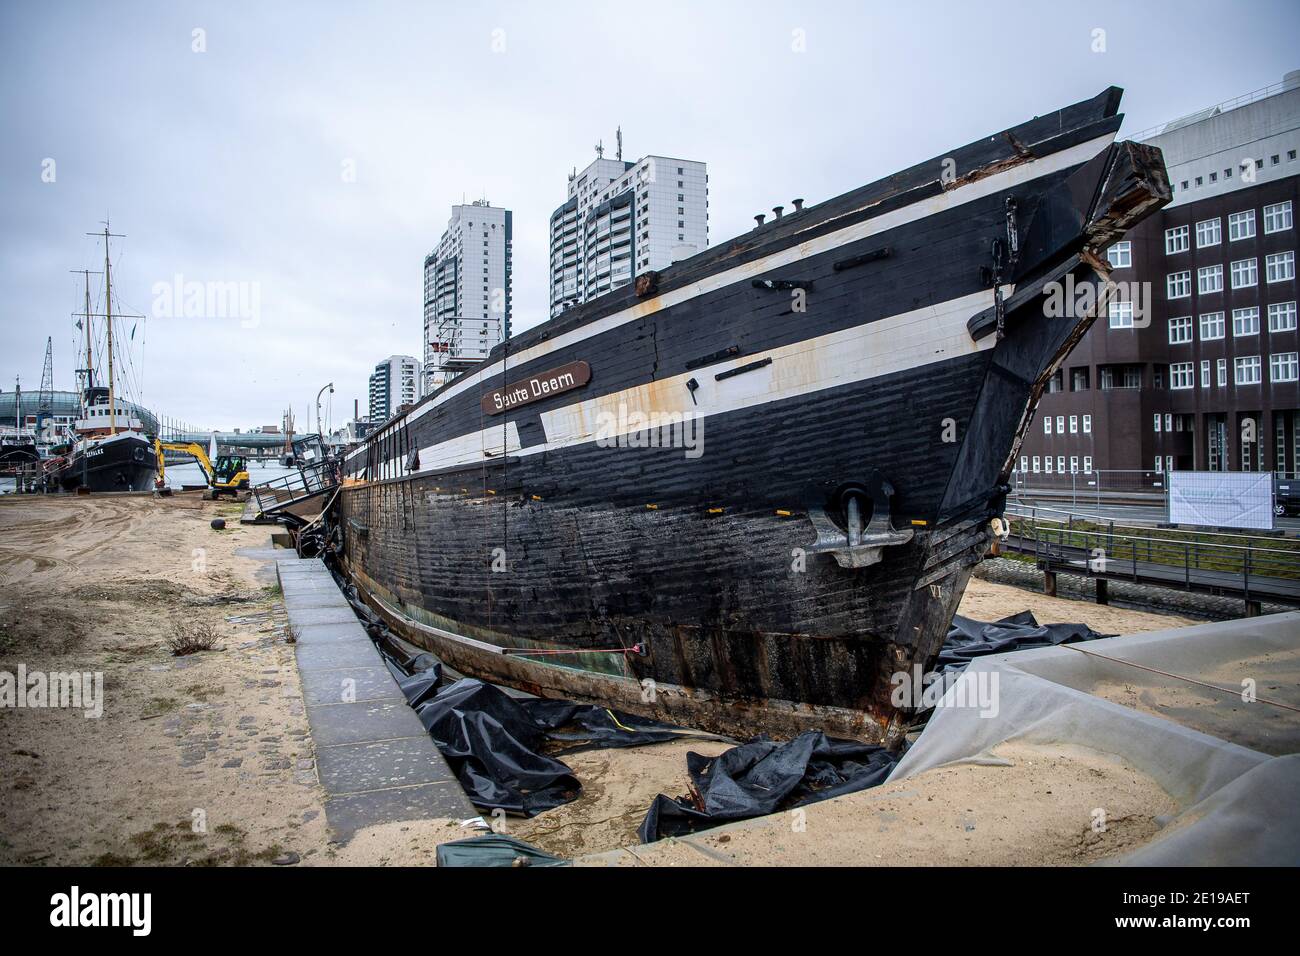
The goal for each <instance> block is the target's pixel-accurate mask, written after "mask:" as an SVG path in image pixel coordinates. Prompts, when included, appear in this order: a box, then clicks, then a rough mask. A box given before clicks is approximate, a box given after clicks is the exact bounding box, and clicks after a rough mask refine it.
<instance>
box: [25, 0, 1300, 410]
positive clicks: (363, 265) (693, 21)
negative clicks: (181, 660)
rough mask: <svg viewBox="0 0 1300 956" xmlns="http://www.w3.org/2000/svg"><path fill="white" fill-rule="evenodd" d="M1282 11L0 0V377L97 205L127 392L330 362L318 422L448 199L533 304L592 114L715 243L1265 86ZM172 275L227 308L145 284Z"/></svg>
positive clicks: (33, 373)
mask: <svg viewBox="0 0 1300 956" xmlns="http://www.w3.org/2000/svg"><path fill="white" fill-rule="evenodd" d="M196 30H199V31H202V32H201V33H199V34H197V35H196V33H195V31H196ZM1097 30H1104V31H1105V33H1104V38H1103V39H1104V47H1105V49H1104V51H1102V52H1097V51H1095V50H1094V47H1096V46H1099V45H1101V44H1099V43H1098V36H1099V35H1098V34H1097V33H1096V32H1095V31H1097ZM796 31H801V32H799V33H796ZM1297 36H1300V4H1297V3H1296V2H1294V0H1279V2H1233V3H1230V4H1225V3H1222V2H1194V3H1191V2H1184V3H1156V2H1143V3H1134V2H1131V0H1129V2H1122V3H1110V2H1097V0H1090V2H1088V3H1076V4H1064V3H1060V2H1042V3H993V2H983V0H981V2H963V3H945V2H937V0H930V2H925V3H907V4H900V3H895V2H887V3H865V2H858V3H819V2H810V0H805V2H798V3H762V2H755V0H748V2H742V3H734V4H732V3H698V4H686V3H682V4H676V3H671V2H664V0H660V2H656V3H649V4H642V3H611V2H593V3H584V4H561V3H557V2H546V3H540V2H539V3H533V4H505V3H502V4H492V3H473V4H468V3H455V4H453V3H439V2H420V3H397V2H392V3H383V2H372V3H347V4H344V3H338V4H330V3H322V2H317V3H287V2H285V3H278V2H261V3H240V2H228V0H225V2H220V3H183V2H157V3H145V2H131V0H121V2H112V3H104V2H100V3H90V2H86V3H67V2H19V0H7V2H5V3H4V4H3V6H2V7H0V77H3V83H2V84H0V103H2V104H3V108H2V119H0V122H2V124H3V125H2V128H0V209H3V216H2V217H0V388H3V389H4V391H5V392H9V391H11V390H12V389H13V385H14V377H15V375H21V376H22V382H23V387H24V389H30V390H31V391H33V392H35V391H36V390H37V389H38V388H39V385H40V375H41V364H42V360H43V358H44V351H45V341H46V337H47V336H53V339H54V373H55V385H56V387H62V388H70V387H72V384H73V369H74V368H75V367H77V362H76V359H75V344H74V343H75V335H76V332H75V329H74V327H73V319H72V318H71V317H70V313H72V312H73V311H76V310H78V309H80V306H81V300H82V292H81V285H80V282H81V280H80V277H77V276H73V275H71V274H70V273H69V270H71V269H82V268H90V269H95V268H101V267H102V266H100V265H99V264H100V263H102V257H103V251H102V245H101V244H97V243H96V241H95V240H94V239H91V238H88V237H86V236H85V235H84V233H86V232H89V231H93V230H96V229H101V228H102V220H103V219H104V218H105V216H106V215H107V216H110V217H111V221H112V227H113V231H114V232H116V233H125V234H126V236H127V238H125V239H122V240H115V242H114V262H115V287H116V290H117V291H118V293H119V294H120V297H121V300H122V303H123V305H124V306H126V307H128V308H129V309H131V310H132V311H135V312H139V313H144V314H146V315H147V316H148V319H147V322H146V321H143V320H142V321H140V322H138V323H137V322H135V321H134V320H128V321H126V322H124V323H123V325H121V326H118V329H119V331H121V332H122V333H123V334H128V333H129V331H130V327H131V326H132V325H136V326H138V327H137V332H136V339H135V342H134V343H133V344H134V346H135V348H134V363H135V365H136V366H137V367H138V368H137V371H142V372H143V376H142V377H143V390H142V394H141V395H140V396H139V398H141V399H142V400H143V402H144V403H145V404H146V405H148V406H149V407H151V408H153V409H155V410H157V411H159V412H162V413H165V414H169V415H172V416H175V417H178V418H181V419H185V420H188V421H191V422H194V423H196V424H199V425H201V426H215V427H221V428H229V427H251V426H256V425H261V424H270V423H278V422H279V420H280V414H281V412H282V410H283V409H284V408H285V407H286V406H287V405H289V404H290V403H292V404H293V406H294V408H295V410H296V411H297V412H298V413H299V424H300V426H301V425H302V424H303V418H302V414H303V412H304V411H305V410H306V407H307V406H308V405H310V404H312V403H313V401H314V397H315V395H316V392H317V390H318V389H319V388H320V387H321V386H322V385H324V384H325V383H327V382H330V381H333V382H334V383H335V385H336V387H337V392H336V394H335V395H334V404H333V422H334V424H336V425H337V424H339V423H340V422H341V421H342V420H343V419H344V418H345V417H350V415H351V409H352V400H353V399H354V398H355V399H360V400H361V405H362V409H363V411H364V408H365V405H366V386H367V376H368V375H369V373H370V371H371V370H372V369H373V367H374V364H375V363H376V362H377V361H379V360H381V359H383V358H385V357H387V356H388V355H390V354H393V353H408V354H412V355H415V356H417V357H422V355H423V349H422V345H421V339H422V336H423V330H422V319H421V315H422V261H423V258H424V256H425V254H426V253H427V252H428V251H429V250H430V249H431V248H432V247H433V246H434V245H435V244H436V243H437V240H438V238H439V237H440V236H441V234H442V232H443V230H444V229H445V228H446V224H447V219H448V217H449V215H450V207H451V205H452V204H453V203H457V202H460V201H461V200H462V197H464V198H466V199H469V200H472V199H475V198H479V197H483V196H486V197H487V198H488V199H489V200H490V201H491V202H492V204H493V205H503V206H505V207H507V208H509V209H513V210H514V310H515V312H514V325H515V329H516V330H521V329H524V328H527V327H529V326H531V325H535V324H537V323H538V322H541V321H543V320H544V319H545V317H546V312H547V289H546V264H547V254H548V250H547V226H548V220H549V217H550V214H551V212H552V211H553V210H554V209H555V207H556V206H558V205H559V204H560V203H562V202H563V201H564V199H565V196H566V177H567V174H568V172H569V171H570V170H571V169H572V168H573V167H574V166H577V167H579V168H581V167H582V166H584V165H586V164H587V163H588V162H589V161H590V160H591V159H592V158H594V155H595V154H594V149H593V147H594V144H595V143H596V141H597V140H604V142H605V145H606V146H607V147H609V152H607V155H612V147H613V142H614V130H615V127H616V126H619V125H621V126H622V128H623V137H624V144H625V151H624V155H625V158H627V159H637V158H639V157H640V156H642V155H644V154H646V153H660V154H664V155H668V156H677V157H683V158H688V159H697V160H703V161H705V162H707V163H708V171H709V207H710V223H709V240H710V243H711V244H716V243H718V242H721V241H725V240H726V239H728V238H730V237H731V236H733V235H735V234H737V233H739V232H742V231H744V230H746V229H747V228H749V227H751V226H752V225H753V221H752V219H751V216H752V215H753V214H754V213H757V212H762V211H768V210H770V208H771V207H772V206H774V205H776V204H778V203H781V204H785V205H788V204H789V200H790V199H791V198H792V197H795V196H801V197H804V198H805V199H807V200H808V202H809V203H813V202H818V201H820V200H822V199H825V198H828V197H830V196H833V195H836V194H838V193H841V192H844V191H846V190H848V189H852V188H854V187H856V186H859V185H861V184H863V183H865V182H869V181H871V180H873V179H876V178H879V177H881V176H885V175H888V174H890V173H892V172H894V171H896V170H898V169H900V168H903V167H905V166H908V165H910V164H911V163H914V162H917V161H919V160H922V159H926V158H929V157H931V156H934V155H941V154H942V153H943V151H944V150H946V149H949V148H952V147H955V146H958V145H961V144H964V143H966V142H969V141H970V140H972V139H975V138H978V137H980V136H982V135H985V134H988V133H992V132H995V131H997V130H999V129H1002V128H1004V127H1007V126H1010V125H1013V124H1015V123H1017V122H1020V121H1022V120H1025V119H1028V118H1029V117H1031V116H1033V115H1035V114H1038V113H1043V112H1047V111H1049V110H1052V109H1055V108H1057V107H1059V106H1063V105H1066V104H1068V103H1072V102H1075V101H1077V100H1081V99H1084V98H1087V97H1090V96H1092V95H1094V94H1096V93H1097V92H1099V91H1100V90H1101V89H1103V88H1104V87H1106V86H1108V85H1111V84H1114V85H1117V86H1122V87H1124V88H1125V90H1126V95H1125V98H1124V104H1123V108H1124V111H1125V112H1126V114H1127V120H1126V124H1125V130H1124V131H1125V132H1127V133H1132V132H1137V131H1141V130H1144V129H1146V128H1148V127H1150V126H1152V125H1155V124H1157V123H1160V122H1162V121H1164V120H1167V119H1172V118H1174V117H1176V116H1180V115H1182V114H1185V113H1188V112H1192V111H1194V110H1196V109H1200V108H1202V107H1204V106H1208V105H1210V104H1212V103H1215V102H1218V101H1220V100H1224V99H1228V98H1230V97H1233V96H1237V95H1239V94H1242V93H1247V92H1250V91H1252V90H1255V89H1258V88H1260V87H1264V86H1267V85H1269V84H1272V83H1276V82H1278V81H1280V80H1281V78H1282V75H1283V73H1284V72H1286V71H1287V70H1290V69H1297V68H1300V53H1297V52H1296V46H1295V40H1296V37H1297ZM196 47H200V48H202V49H200V50H199V51H196ZM801 47H802V49H801ZM50 160H53V163H51V162H50ZM50 179H52V180H53V181H48V180H50ZM176 276H180V277H182V280H183V281H185V282H201V283H241V284H243V285H241V286H240V287H239V288H241V289H243V290H244V291H245V293H246V295H247V296H248V298H247V299H246V300H245V306H246V308H245V309H244V310H243V311H240V310H238V309H237V308H235V305H236V304H235V303H232V304H231V306H230V308H229V309H228V314H226V315H224V316H212V315H202V314H200V315H189V314H186V310H185V309H184V308H183V307H182V306H183V303H174V304H173V307H171V308H170V310H169V307H168V304H167V303H166V302H165V301H159V296H158V295H157V294H156V290H155V287H156V286H157V284H159V283H167V284H171V283H173V282H174V280H175V277H176ZM96 281H98V280H96ZM254 296H255V298H254ZM253 306H256V312H255V314H254V311H253ZM250 315H252V316H254V317H253V318H251V319H250V318H249V317H248V316H250ZM141 346H143V348H141ZM133 397H135V396H133Z"/></svg>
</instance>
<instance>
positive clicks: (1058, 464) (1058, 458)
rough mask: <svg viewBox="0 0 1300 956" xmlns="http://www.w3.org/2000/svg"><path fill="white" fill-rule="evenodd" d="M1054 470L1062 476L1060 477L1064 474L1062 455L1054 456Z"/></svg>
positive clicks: (1063, 458)
mask: <svg viewBox="0 0 1300 956" xmlns="http://www.w3.org/2000/svg"><path fill="white" fill-rule="evenodd" d="M1056 470H1057V471H1058V472H1059V473H1060V474H1062V475H1063V474H1065V456H1064V455H1057V456H1056Z"/></svg>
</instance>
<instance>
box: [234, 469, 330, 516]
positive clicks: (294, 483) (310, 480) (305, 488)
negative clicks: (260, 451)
mask: <svg viewBox="0 0 1300 956" xmlns="http://www.w3.org/2000/svg"><path fill="white" fill-rule="evenodd" d="M336 465H337V463H336V462H335V461H334V460H333V459H329V458H326V459H323V460H319V461H312V462H307V463H305V464H303V465H300V466H299V467H298V470H297V471H294V472H291V473H290V474H288V475H285V476H284V477H283V478H274V479H272V480H271V481H268V482H264V483H263V484H260V485H255V486H253V489H252V491H253V497H254V498H256V499H257V507H258V510H260V511H262V512H264V513H265V512H267V511H270V510H272V509H274V508H275V507H276V506H278V505H282V504H286V503H288V502H290V501H296V500H298V499H299V498H305V497H306V496H308V495H311V494H315V493H316V492H318V491H324V490H326V489H327V488H331V487H333V486H334V485H335V484H337V483H338V482H337V474H336Z"/></svg>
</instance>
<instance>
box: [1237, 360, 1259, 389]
mask: <svg viewBox="0 0 1300 956" xmlns="http://www.w3.org/2000/svg"><path fill="white" fill-rule="evenodd" d="M1233 364H1234V369H1235V374H1234V377H1233V381H1234V382H1236V383H1237V384H1238V385H1258V384H1259V356H1258V355H1247V356H1244V357H1243V358H1239V359H1236V360H1234V363H1233Z"/></svg>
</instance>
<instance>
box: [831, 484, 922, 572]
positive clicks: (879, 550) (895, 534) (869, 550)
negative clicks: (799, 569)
mask: <svg viewBox="0 0 1300 956" xmlns="http://www.w3.org/2000/svg"><path fill="white" fill-rule="evenodd" d="M893 494H894V486H893V485H891V484H890V483H889V482H888V481H886V480H885V479H884V478H883V477H881V476H880V475H879V474H874V473H873V474H872V476H871V477H870V478H869V479H868V480H867V481H866V482H863V483H856V482H855V483H852V484H848V485H845V486H844V487H842V488H841V489H840V490H839V491H837V492H836V493H835V495H834V496H833V498H832V505H838V506H839V507H838V509H837V510H842V512H843V515H844V529H843V530H841V528H840V527H839V525H837V524H836V523H835V522H834V521H833V520H831V517H830V516H829V515H828V514H827V513H826V509H825V508H819V507H811V508H809V509H808V518H809V520H811V521H812V525H813V530H815V531H816V532H817V540H816V541H814V542H813V543H812V546H811V547H809V548H808V551H809V552H810V553H812V554H830V555H833V556H834V558H835V560H836V562H838V563H839V566H840V567H842V568H865V567H869V566H870V565H873V564H878V563H879V562H880V560H881V559H882V558H883V557H884V549H885V548H890V547H894V546H896V545H900V544H906V543H907V542H909V541H911V540H912V529H911V528H907V529H905V530H903V531H898V530H896V529H895V528H894V525H893V521H892V519H891V509H890V499H891V498H892V497H893ZM868 503H870V506H871V520H870V521H868V522H866V524H865V525H864V524H863V517H862V515H863V506H864V505H866V504H868Z"/></svg>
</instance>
